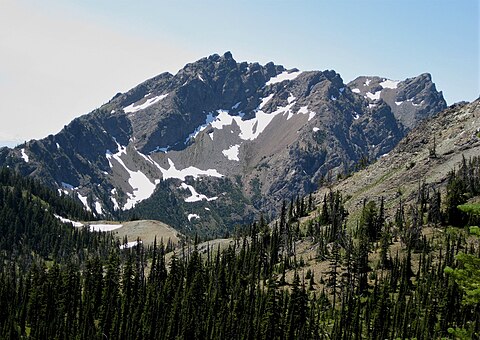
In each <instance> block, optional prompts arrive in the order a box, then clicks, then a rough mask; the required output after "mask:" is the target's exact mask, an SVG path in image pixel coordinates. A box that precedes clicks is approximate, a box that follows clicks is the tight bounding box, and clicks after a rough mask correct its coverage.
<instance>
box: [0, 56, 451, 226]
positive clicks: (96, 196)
mask: <svg viewBox="0 0 480 340" xmlns="http://www.w3.org/2000/svg"><path fill="white" fill-rule="evenodd" d="M444 107H445V101H444V99H443V97H442V94H441V92H437V91H436V89H435V85H434V84H433V83H432V82H431V78H430V76H429V75H421V76H419V77H416V78H412V79H407V80H405V81H403V82H394V81H390V80H386V79H384V78H378V77H370V78H365V77H360V78H357V79H356V80H355V81H353V82H352V83H350V84H348V85H345V84H344V82H343V80H342V78H341V77H340V75H339V74H337V73H336V72H334V71H310V72H301V71H298V70H296V69H292V70H286V69H285V68H284V67H283V66H279V65H274V64H273V63H268V64H266V65H264V66H262V65H259V64H258V63H246V62H243V63H237V62H236V61H235V60H234V59H233V57H232V55H231V54H230V53H228V52H227V53H225V54H224V55H223V56H218V55H212V56H210V57H208V58H203V59H201V60H199V61H197V62H195V63H191V64H187V65H186V66H185V67H184V68H183V69H182V70H180V71H179V72H178V73H177V74H176V75H171V74H169V73H164V74H161V75H159V76H157V77H154V78H152V79H149V80H147V81H145V82H144V83H142V84H140V85H138V86H137V87H135V88H134V89H132V90H130V91H128V92H127V93H123V94H117V95H116V96H115V97H113V98H112V99H111V100H110V101H109V102H108V103H106V104H104V105H102V106H101V107H100V108H99V109H97V110H95V111H93V112H91V113H89V114H87V115H85V116H82V117H79V118H77V119H75V120H74V121H72V122H71V123H70V124H69V125H68V126H66V127H65V128H64V129H63V130H62V131H61V132H60V133H58V134H57V135H55V136H53V135H51V136H48V137H47V138H45V139H43V140H39V141H30V142H28V143H26V144H25V145H21V146H19V147H17V148H15V149H2V150H0V164H2V165H7V166H11V167H15V168H17V169H18V170H20V171H21V172H22V173H24V174H27V175H31V176H35V177H38V178H41V179H42V180H43V181H45V182H47V183H49V184H50V185H53V186H57V187H58V189H59V190H60V191H61V192H64V193H68V194H70V195H75V196H77V197H78V198H79V199H80V200H82V202H84V204H85V206H86V207H87V208H88V209H91V210H93V211H95V212H96V213H97V214H99V215H100V214H106V215H109V214H115V213H116V212H117V213H118V212H119V211H124V210H128V209H132V208H133V211H134V212H135V214H136V215H137V216H139V217H146V218H147V217H148V218H157V219H160V220H162V221H164V222H167V223H170V224H172V225H174V226H175V227H177V228H180V229H182V230H185V231H188V230H192V231H193V230H201V232H202V233H204V234H208V233H209V232H210V231H211V230H225V229H228V228H227V226H232V225H233V224H234V223H244V222H246V221H248V220H249V219H251V218H252V217H253V216H254V215H255V214H258V213H259V212H263V213H264V214H267V215H272V214H274V212H275V211H276V209H277V208H278V206H279V204H281V201H282V200H284V199H286V200H289V199H290V198H291V197H294V196H295V195H304V194H306V193H308V192H311V191H313V190H314V189H316V188H317V186H318V182H319V180H320V178H322V177H323V176H325V175H326V174H327V173H329V172H330V173H331V174H333V175H334V174H336V173H343V172H346V171H349V169H351V168H352V167H353V166H354V165H355V164H356V163H357V162H358V161H359V160H360V159H362V158H369V159H375V158H378V157H379V156H381V155H383V154H385V153H388V152H389V151H390V150H391V149H392V148H393V147H394V146H395V145H396V144H397V143H398V142H399V141H400V139H401V138H402V137H403V136H404V134H405V132H406V131H407V130H408V129H410V128H412V127H413V126H415V125H416V124H417V123H418V122H419V121H421V120H422V119H424V118H425V117H429V116H431V115H433V114H434V113H436V112H438V111H439V110H441V109H442V108H444Z"/></svg>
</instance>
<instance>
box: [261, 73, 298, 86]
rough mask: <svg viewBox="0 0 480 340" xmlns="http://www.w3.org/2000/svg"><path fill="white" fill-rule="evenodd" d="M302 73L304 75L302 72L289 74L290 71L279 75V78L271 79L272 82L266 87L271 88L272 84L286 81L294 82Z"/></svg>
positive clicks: (268, 82)
mask: <svg viewBox="0 0 480 340" xmlns="http://www.w3.org/2000/svg"><path fill="white" fill-rule="evenodd" d="M300 73H302V71H297V72H291V73H288V71H284V72H282V73H280V74H278V75H277V76H275V77H273V78H270V80H269V81H267V83H266V84H265V85H266V86H269V85H272V84H276V83H281V82H282V81H285V80H288V81H290V80H294V79H295V78H297V77H298V76H299V75H300Z"/></svg>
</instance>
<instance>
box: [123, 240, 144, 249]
mask: <svg viewBox="0 0 480 340" xmlns="http://www.w3.org/2000/svg"><path fill="white" fill-rule="evenodd" d="M141 243H142V241H132V242H127V244H121V245H120V249H126V248H133V247H135V246H138V245H139V244H141Z"/></svg>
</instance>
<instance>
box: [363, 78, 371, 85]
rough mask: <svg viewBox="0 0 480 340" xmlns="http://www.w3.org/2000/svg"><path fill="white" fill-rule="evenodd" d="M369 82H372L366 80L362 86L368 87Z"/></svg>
mask: <svg viewBox="0 0 480 340" xmlns="http://www.w3.org/2000/svg"><path fill="white" fill-rule="evenodd" d="M371 81H372V80H371V79H367V80H365V83H364V84H363V85H364V86H368V85H370V82H371Z"/></svg>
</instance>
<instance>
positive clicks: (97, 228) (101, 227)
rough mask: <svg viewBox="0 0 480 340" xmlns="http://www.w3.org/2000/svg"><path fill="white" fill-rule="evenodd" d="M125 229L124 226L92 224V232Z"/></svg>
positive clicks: (90, 226)
mask: <svg viewBox="0 0 480 340" xmlns="http://www.w3.org/2000/svg"><path fill="white" fill-rule="evenodd" d="M121 227H123V224H90V225H89V228H90V230H91V231H112V230H115V229H119V228H121Z"/></svg>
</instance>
